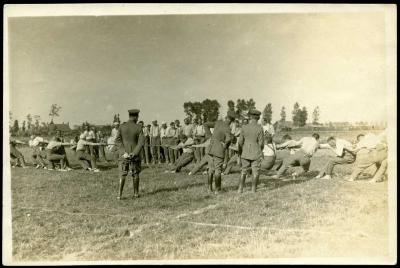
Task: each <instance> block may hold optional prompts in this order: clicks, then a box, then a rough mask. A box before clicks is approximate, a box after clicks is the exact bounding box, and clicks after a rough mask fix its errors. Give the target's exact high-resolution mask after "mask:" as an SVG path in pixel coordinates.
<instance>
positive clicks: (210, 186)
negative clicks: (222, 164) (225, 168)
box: [208, 172, 214, 192]
mask: <svg viewBox="0 0 400 268" xmlns="http://www.w3.org/2000/svg"><path fill="white" fill-rule="evenodd" d="M213 177H214V173H211V172H209V173H208V190H209V191H210V192H212V191H213V187H212V185H213Z"/></svg>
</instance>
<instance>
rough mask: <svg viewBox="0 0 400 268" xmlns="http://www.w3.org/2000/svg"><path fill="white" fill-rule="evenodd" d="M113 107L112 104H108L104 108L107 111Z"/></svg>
mask: <svg viewBox="0 0 400 268" xmlns="http://www.w3.org/2000/svg"><path fill="white" fill-rule="evenodd" d="M113 109H114V106H112V105H111V104H108V105H107V106H106V110H107V111H112V110H113Z"/></svg>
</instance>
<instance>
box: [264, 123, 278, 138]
mask: <svg viewBox="0 0 400 268" xmlns="http://www.w3.org/2000/svg"><path fill="white" fill-rule="evenodd" d="M262 127H263V132H264V133H265V131H267V132H268V133H269V134H271V135H272V136H273V135H275V129H274V126H273V125H272V124H269V123H267V124H265V125H264V126H262Z"/></svg>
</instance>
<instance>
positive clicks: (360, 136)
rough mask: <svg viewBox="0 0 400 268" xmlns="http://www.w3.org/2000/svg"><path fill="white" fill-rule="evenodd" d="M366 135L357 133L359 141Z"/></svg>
mask: <svg viewBox="0 0 400 268" xmlns="http://www.w3.org/2000/svg"><path fill="white" fill-rule="evenodd" d="M364 137H365V135H364V134H362V133H361V134H358V135H357V141H358V142H360V141H361V140H362V139H363V138H364Z"/></svg>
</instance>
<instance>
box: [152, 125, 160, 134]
mask: <svg viewBox="0 0 400 268" xmlns="http://www.w3.org/2000/svg"><path fill="white" fill-rule="evenodd" d="M160 134H161V130H160V126H158V125H157V126H154V125H151V127H150V137H159V136H160Z"/></svg>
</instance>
